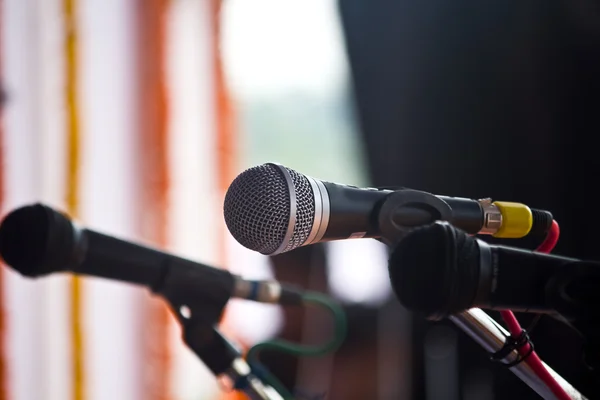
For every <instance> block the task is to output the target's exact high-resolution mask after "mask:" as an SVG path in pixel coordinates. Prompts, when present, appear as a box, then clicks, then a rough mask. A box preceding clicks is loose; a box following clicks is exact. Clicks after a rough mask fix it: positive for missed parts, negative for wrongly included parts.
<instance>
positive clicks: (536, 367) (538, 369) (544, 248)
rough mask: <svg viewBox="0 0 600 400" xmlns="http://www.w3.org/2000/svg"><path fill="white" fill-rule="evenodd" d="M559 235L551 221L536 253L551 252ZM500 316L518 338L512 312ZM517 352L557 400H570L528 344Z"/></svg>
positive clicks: (519, 333)
mask: <svg viewBox="0 0 600 400" xmlns="http://www.w3.org/2000/svg"><path fill="white" fill-rule="evenodd" d="M559 235H560V228H559V226H558V223H557V222H556V221H552V226H551V228H550V231H549V232H548V236H546V239H545V240H544V241H543V242H542V244H541V245H540V246H539V247H538V248H537V249H536V251H538V252H540V253H549V252H551V251H552V249H553V248H554V246H556V243H557V242H558V237H559ZM500 315H501V316H502V319H504V322H505V323H506V326H507V327H508V331H509V332H510V334H511V336H512V337H513V338H518V337H519V336H520V335H521V334H522V332H523V329H522V328H521V325H519V321H517V318H516V317H515V315H514V314H513V312H512V311H510V310H505V311H500ZM517 351H518V352H519V355H520V356H521V357H523V358H524V359H525V362H526V363H527V364H528V365H529V366H530V367H531V369H532V370H533V372H534V373H535V374H536V375H537V376H538V377H539V378H540V379H541V380H542V381H543V382H544V383H545V384H546V386H548V388H549V389H550V390H551V391H552V393H554V395H555V396H556V397H557V398H558V399H560V400H571V396H569V395H568V394H567V392H565V390H564V389H563V388H562V386H560V384H559V383H558V382H557V381H556V379H554V377H553V376H552V375H550V373H549V372H548V370H547V369H546V367H545V366H544V364H543V363H542V360H540V358H539V357H538V355H537V354H536V352H535V351H532V350H531V347H530V345H529V343H525V344H524V345H523V346H521V347H519V348H518V349H517ZM529 353H530V354H529ZM528 354H529V355H528Z"/></svg>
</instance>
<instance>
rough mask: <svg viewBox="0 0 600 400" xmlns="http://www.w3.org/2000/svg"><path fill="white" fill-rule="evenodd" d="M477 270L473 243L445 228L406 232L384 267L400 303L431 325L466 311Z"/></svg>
mask: <svg viewBox="0 0 600 400" xmlns="http://www.w3.org/2000/svg"><path fill="white" fill-rule="evenodd" d="M479 269H480V268H479V246H478V245H477V242H476V240H475V239H474V238H473V237H471V236H469V235H467V234H466V233H465V232H463V231H461V230H459V229H457V228H455V227H454V226H452V225H450V224H449V223H447V222H436V223H434V224H431V225H425V226H421V227H418V228H415V229H414V230H412V231H411V232H410V233H409V234H408V235H406V236H405V237H404V238H403V239H402V240H401V241H400V242H399V243H398V245H397V246H396V248H395V249H394V250H393V252H392V254H391V256H390V260H389V263H388V271H389V275H390V281H391V284H392V288H393V290H394V292H395V294H396V297H397V298H398V300H399V301H400V303H402V304H403V305H404V306H405V307H406V308H408V309H409V310H412V311H415V312H418V313H421V314H424V315H425V317H427V318H429V319H432V320H436V319H442V318H444V317H447V316H448V315H451V314H455V313H458V312H462V311H465V310H467V309H469V308H471V307H472V304H473V302H474V300H475V296H476V294H477V289H478V282H479Z"/></svg>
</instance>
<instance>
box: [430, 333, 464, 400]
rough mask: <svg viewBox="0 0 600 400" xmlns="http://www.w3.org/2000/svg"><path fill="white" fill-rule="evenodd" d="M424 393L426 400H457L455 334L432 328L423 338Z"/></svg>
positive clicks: (457, 381)
mask: <svg viewBox="0 0 600 400" xmlns="http://www.w3.org/2000/svg"><path fill="white" fill-rule="evenodd" d="M424 352H425V392H426V398H427V400H458V399H459V398H460V397H459V396H460V392H459V379H458V346H457V333H456V331H455V330H454V329H453V328H450V327H447V326H433V327H431V328H430V329H429V331H428V332H427V334H426V337H425V348H424Z"/></svg>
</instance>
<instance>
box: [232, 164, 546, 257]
mask: <svg viewBox="0 0 600 400" xmlns="http://www.w3.org/2000/svg"><path fill="white" fill-rule="evenodd" d="M405 192H406V193H408V192H409V191H408V190H406V191H405ZM410 192H412V193H419V194H420V198H421V199H422V200H421V201H410V202H407V203H405V204H402V205H401V206H398V207H397V208H396V209H394V215H393V221H392V222H393V223H397V224H399V225H402V226H421V225H425V224H430V223H432V222H434V221H436V220H439V219H442V218H441V216H440V215H439V213H438V212H437V210H436V209H435V207H432V205H431V204H430V203H429V202H428V200H429V199H431V198H432V197H433V198H436V200H437V201H440V200H441V201H443V202H445V204H446V205H447V206H449V207H450V208H451V210H452V211H451V215H450V216H449V222H451V223H452V224H454V225H456V226H458V227H460V228H461V229H464V230H465V231H466V232H468V233H472V234H476V233H480V234H492V235H494V236H495V237H504V238H508V237H513V238H518V237H523V236H525V235H527V234H530V233H534V234H538V233H545V232H546V231H547V230H548V229H549V227H550V224H551V223H552V214H550V213H549V212H547V211H540V210H531V209H530V208H529V207H527V206H526V205H524V204H520V203H509V202H494V203H492V202H491V201H490V200H489V199H485V200H472V199H465V198H459V197H447V196H434V195H431V194H429V193H425V192H416V191H410ZM392 193H394V191H392V190H382V189H373V188H358V187H355V186H348V185H342V184H336V183H331V182H325V181H321V180H318V179H314V178H311V177H309V176H306V175H303V174H301V173H299V172H296V171H294V170H292V169H290V168H287V167H284V166H282V165H279V164H275V163H268V164H263V165H259V166H256V167H253V168H250V169H248V170H246V171H244V172H242V173H241V174H240V175H238V177H236V178H235V180H234V181H233V182H232V183H231V185H230V186H229V189H228V190H227V194H226V196H225V204H224V216H225V223H226V224H227V228H228V229H229V232H231V234H232V235H233V237H234V238H235V239H236V240H237V241H238V242H239V243H240V244H242V245H243V246H245V247H247V248H248V249H250V250H254V251H257V252H259V253H262V254H265V255H275V254H279V253H283V252H286V251H290V250H293V249H295V248H298V247H300V246H307V245H310V244H313V243H319V242H325V241H330V240H340V239H350V238H381V237H382V233H381V229H380V226H379V222H378V217H379V211H380V209H381V207H382V205H383V203H384V202H385V201H386V198H387V197H388V196H389V195H390V194H392Z"/></svg>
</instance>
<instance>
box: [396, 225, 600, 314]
mask: <svg viewBox="0 0 600 400" xmlns="http://www.w3.org/2000/svg"><path fill="white" fill-rule="evenodd" d="M388 269H389V276H390V281H391V284H392V288H393V290H394V292H395V294H396V296H397V298H398V300H399V301H400V303H402V304H403V305H404V306H405V307H406V308H408V309H410V310H412V311H416V312H418V313H421V314H424V315H425V316H426V317H427V318H429V319H433V320H436V319H441V318H444V317H447V316H449V315H451V314H457V313H459V312H462V311H465V310H468V309H470V308H474V307H477V308H485V309H493V310H514V311H521V312H531V313H545V314H561V315H562V316H564V317H569V316H571V315H569V314H570V313H571V312H573V315H575V313H579V314H578V315H580V313H581V310H582V309H585V307H588V305H589V307H590V308H589V310H591V307H592V304H594V301H597V300H599V296H598V294H597V293H598V292H599V291H600V264H599V263H592V262H586V261H581V260H577V259H574V258H569V257H562V256H557V255H551V254H544V253H537V252H534V251H529V250H523V249H518V248H514V247H508V246H496V245H490V244H487V243H486V242H484V241H482V240H480V239H477V238H474V237H472V236H469V235H468V234H467V233H465V232H464V231H461V230H459V229H457V228H456V227H454V226H452V225H450V224H449V223H447V222H436V223H434V224H431V225H427V226H423V227H419V228H415V229H414V230H413V231H412V232H410V233H409V234H408V235H407V236H406V237H405V238H404V239H403V240H402V241H401V242H400V243H398V245H397V246H396V247H395V249H394V250H393V252H392V254H391V256H390V260H389V264H388ZM592 300H594V301H592Z"/></svg>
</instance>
